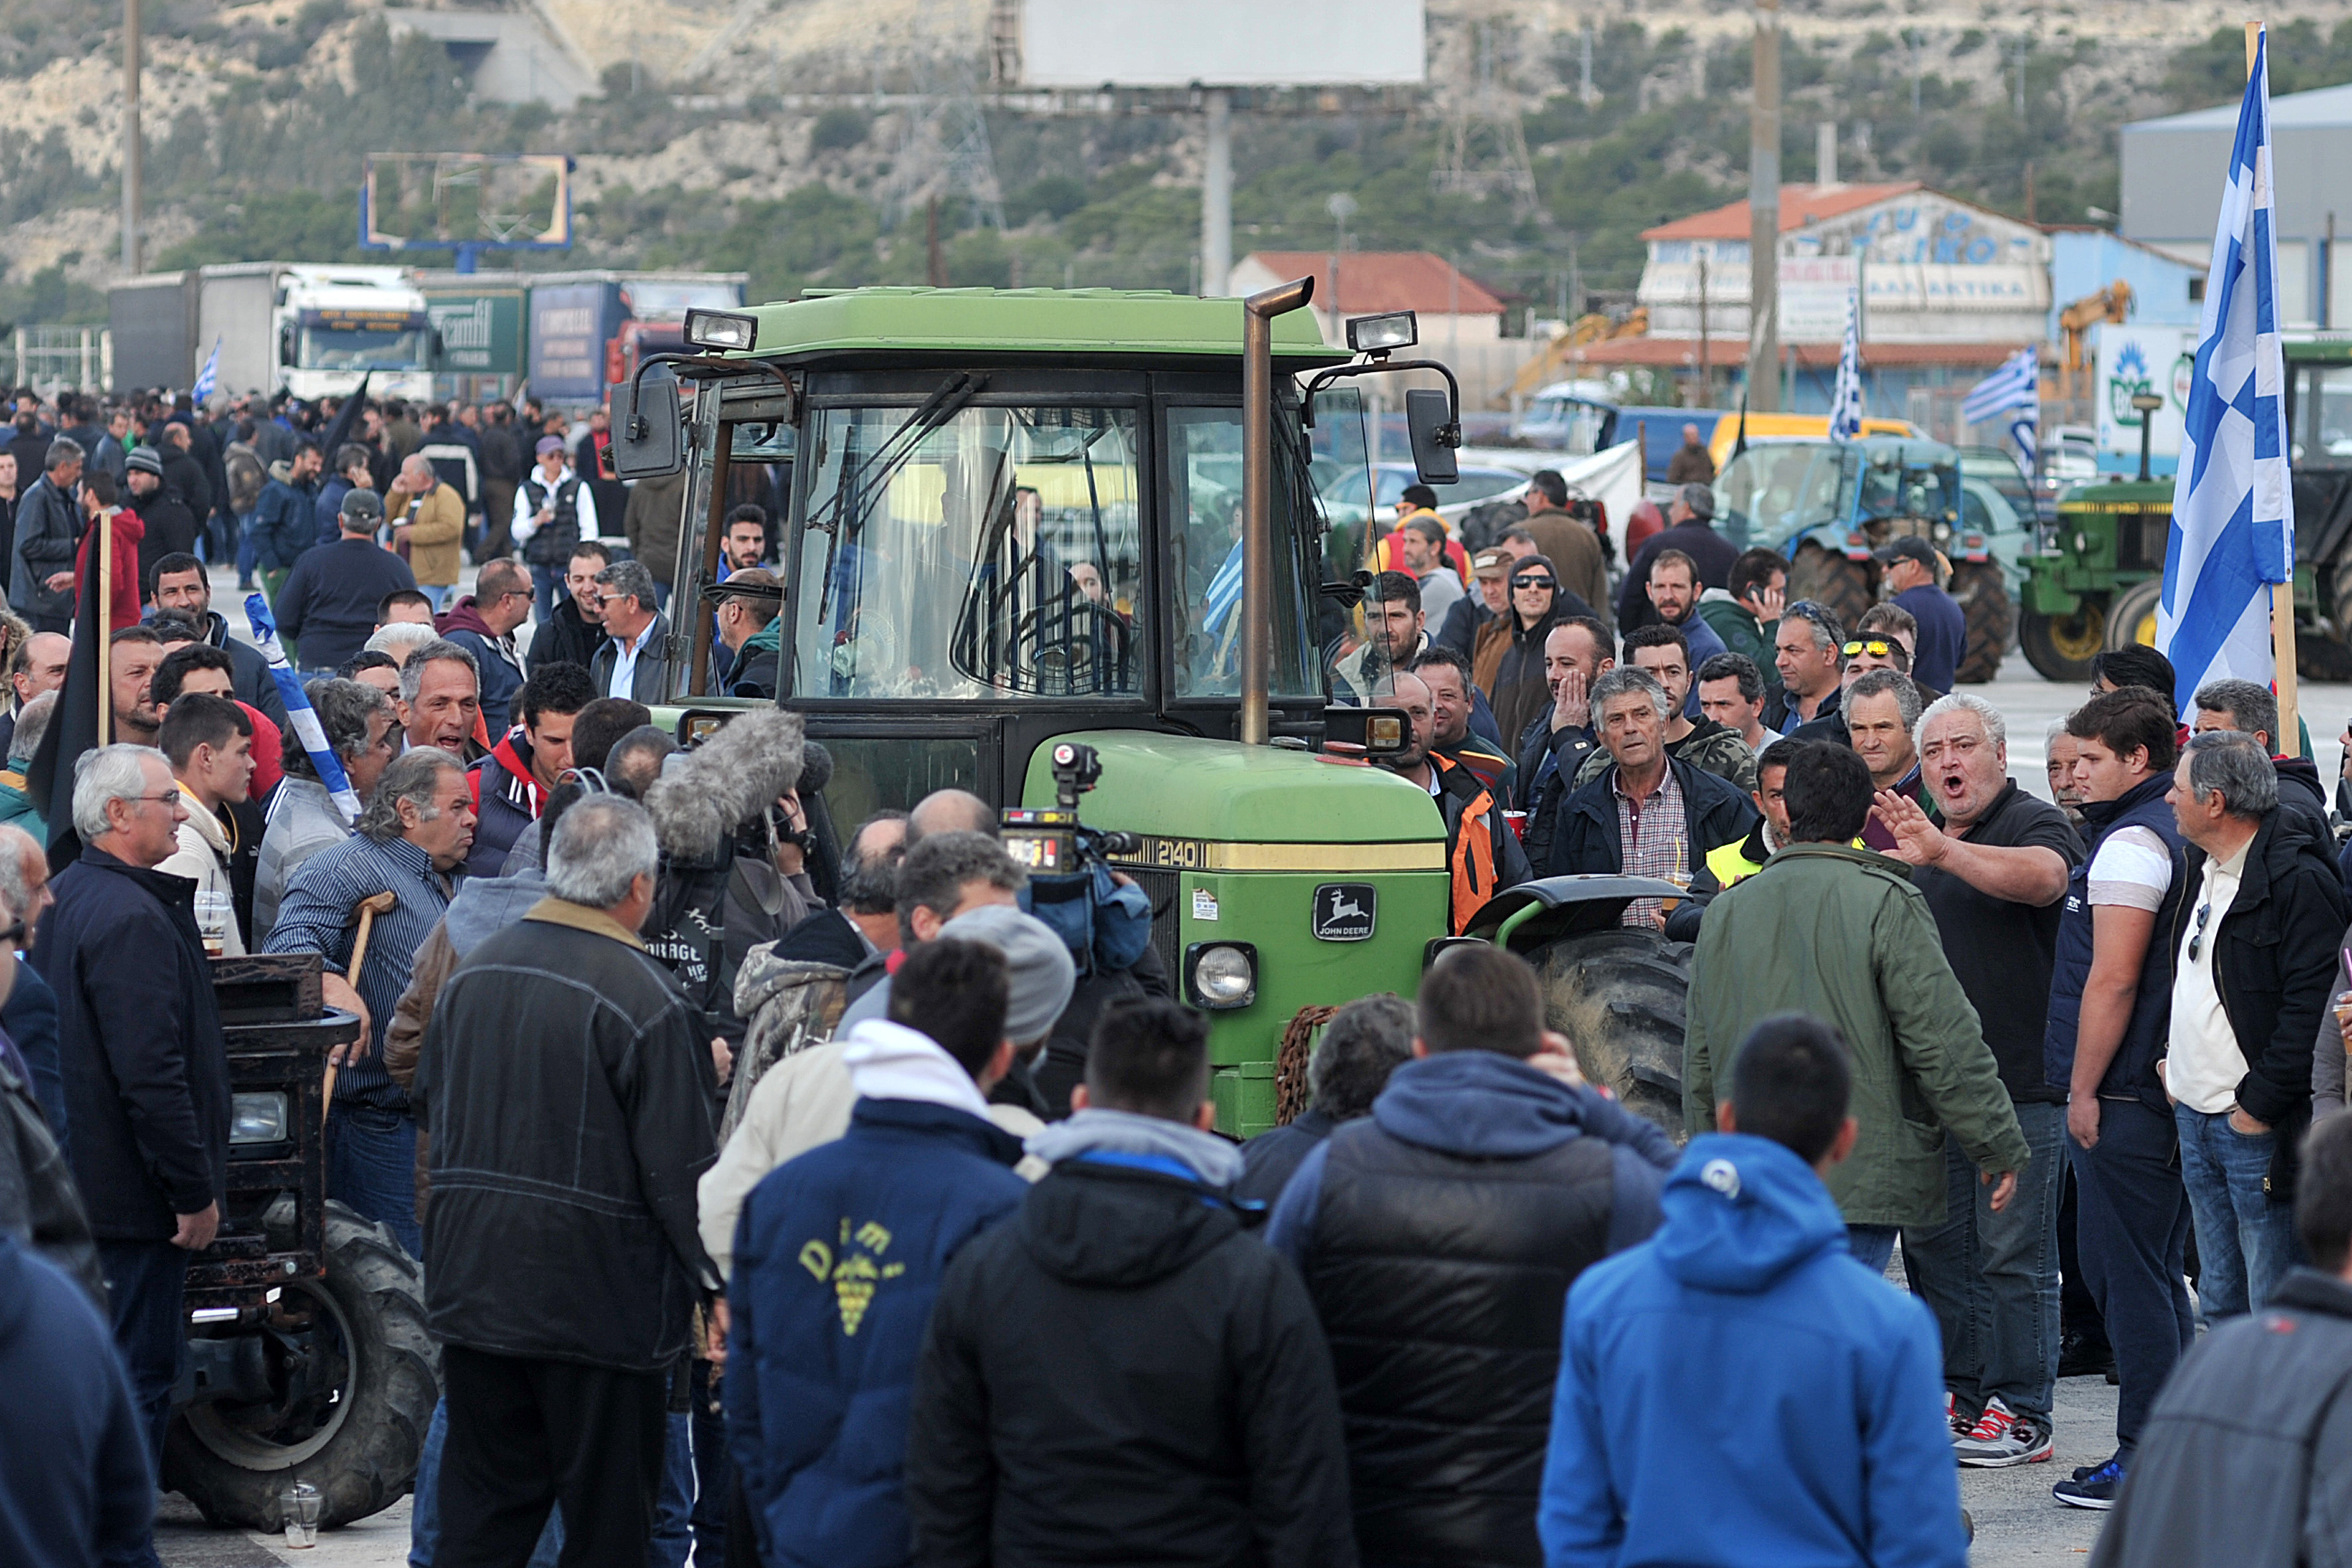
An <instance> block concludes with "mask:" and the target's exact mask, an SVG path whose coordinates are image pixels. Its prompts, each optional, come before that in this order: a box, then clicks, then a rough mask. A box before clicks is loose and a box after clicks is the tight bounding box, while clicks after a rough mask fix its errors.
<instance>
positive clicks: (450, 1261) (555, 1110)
mask: <svg viewBox="0 0 2352 1568" xmlns="http://www.w3.org/2000/svg"><path fill="white" fill-rule="evenodd" d="M659 864H660V849H659V847H658V845H657V844H656V840H655V837H654V826H653V821H652V818H651V817H650V816H647V815H646V810H645V808H644V807H642V806H640V805H637V804H636V803H635V802H634V801H629V800H625V799H620V798H617V797H613V796H605V795H597V796H592V797H590V798H588V799H585V800H583V801H581V802H580V803H579V804H577V805H573V806H572V808H571V809H570V810H569V811H567V812H566V813H565V814H564V815H563V816H562V820H561V821H559V822H558V823H557V824H556V827H555V832H554V834H553V836H552V837H551V839H550V841H549V845H548V854H547V888H548V895H549V896H548V897H547V898H546V899H545V900H542V901H541V903H539V904H538V905H537V906H536V907H534V908H533V909H532V910H530V913H528V914H527V915H525V916H524V917H523V918H522V919H521V920H520V921H518V922H516V923H515V924H513V925H511V926H509V927H507V928H506V929H505V930H503V931H499V932H497V933H496V934H495V935H492V936H489V937H487V938H485V939H484V940H483V941H482V942H480V943H479V944H478V945H477V946H476V947H475V948H474V949H473V951H472V952H470V953H468V954H467V957H466V960H465V962H464V963H461V964H459V965H458V967H457V972H456V973H453V974H452V975H451V976H450V977H449V979H448V982H447V983H446V984H445V985H444V986H443V988H442V992H441V996H440V1000H439V1003H438V1005H436V1008H435V1011H434V1016H433V1022H432V1024H431V1025H430V1026H428V1028H427V1031H426V1035H425V1047H424V1054H423V1058H422V1061H421V1064H420V1066H419V1068H418V1069H417V1075H416V1080H415V1097H416V1102H417V1105H418V1108H419V1110H420V1112H421V1113H422V1114H423V1116H424V1117H425V1121H426V1123H427V1124H428V1125H429V1127H430V1128H431V1131H432V1150H431V1155H430V1169H431V1177H432V1187H433V1230H432V1234H431V1238H430V1243H429V1245H428V1247H427V1249H426V1253H425V1306H426V1310H427V1311H428V1313H429V1315H430V1318H431V1322H432V1328H433V1333H434V1337H435V1338H436V1339H437V1340H439V1341H440V1342H441V1344H442V1373H443V1384H444V1388H445V1391H446V1392H445V1394H444V1395H443V1397H444V1398H445V1399H446V1402H447V1404H448V1406H449V1435H448V1441H447V1446H446V1448H445V1449H444V1450H443V1453H442V1458H441V1474H440V1515H441V1529H442V1531H443V1537H442V1539H443V1542H444V1547H445V1551H446V1550H447V1549H448V1548H450V1547H453V1546H455V1545H456V1544H457V1543H458V1542H463V1543H464V1551H465V1555H466V1560H467V1561H468V1562H485V1563H488V1562H512V1563H520V1562H521V1561H522V1560H523V1559H524V1558H526V1557H528V1556H529V1555H530V1552H531V1547H532V1544H533V1542H536V1541H537V1540H538V1538H539V1533H540V1531H541V1526H542V1525H544V1524H545V1522H546V1520H547V1515H548V1512H549V1510H550V1509H551V1508H553V1507H556V1506H558V1505H560V1506H561V1508H562V1515H563V1526H564V1533H565V1536H566V1539H567V1542H568V1543H570V1544H571V1545H572V1547H574V1548H575V1549H579V1548H589V1549H588V1550H586V1551H585V1552H584V1553H583V1555H582V1556H581V1557H580V1559H579V1560H580V1561H582V1562H593V1563H632V1564H635V1563H642V1562H643V1561H644V1560H645V1552H646V1542H647V1541H648V1540H649V1539H650V1538H651V1536H652V1532H653V1528H654V1518H655V1498H656V1491H657V1490H658V1489H659V1486H660V1481H661V1474H662V1462H663V1458H664V1455H665V1451H666V1447H667V1406H668V1402H669V1401H668V1393H669V1373H670V1370H671V1369H672V1368H673V1367H675V1366H676V1365H677V1363H678V1362H679V1361H680V1360H681V1359H683V1358H684V1357H685V1355H686V1353H687V1351H688V1345H689V1340H690V1331H691V1326H692V1321H693V1316H694V1310H695V1307H696V1305H697V1303H698V1300H709V1299H710V1298H712V1297H714V1296H716V1294H717V1293H718V1291H719V1277H718V1274H717V1271H716V1270H714V1269H713V1268H712V1267H711V1264H710V1259H709V1258H707V1257H706V1256H704V1253H703V1249H702V1244H701V1242H700V1241H699V1240H698V1239H697V1237H696V1235H695V1195H694V1194H695V1180H696V1178H697V1177H698V1176H699V1175H700V1174H701V1173H702V1172H703V1170H704V1169H705V1168H706V1167H707V1166H709V1163H710V1160H711V1153H712V1148H711V1128H710V1111H709V1106H710V1099H711V1096H712V1095H713V1094H714V1093H715V1092H716V1091H717V1089H718V1083H717V1078H716V1074H715V1071H714V1068H713V1066H712V1063H711V1059H710V1054H709V1051H708V1050H707V1049H706V1048H704V1045H703V1042H702V1040H701V1038H700V1031H699V1029H698V1021H697V1018H696V1015H695V1011H694V1009H693V1007H692V1006H691V1005H689V1004H688V1001H687V998H686V994H685V993H684V992H682V991H681V990H680V989H679V988H678V985H677V981H676V980H674V979H673V978H671V976H670V974H669V972H668V971H667V969H666V968H664V967H663V966H662V964H661V963H658V962H657V961H656V960H655V959H654V958H653V957H652V956H651V955H650V954H648V953H647V952H646V951H645V949H644V947H643V946H642V945H641V944H640V942H639V941H638V937H637V931H638V930H639V928H640V927H642V926H643V925H644V923H645V921H646V915H647V913H648V912H650V910H651V909H652V907H653V900H654V884H655V881H656V873H657V871H658V868H659ZM583 1280H593V1281H595V1282H597V1286H598V1288H597V1289H593V1290H583V1289H581V1288H580V1285H581V1281H583ZM569 1556H570V1552H567V1557H569Z"/></svg>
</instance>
